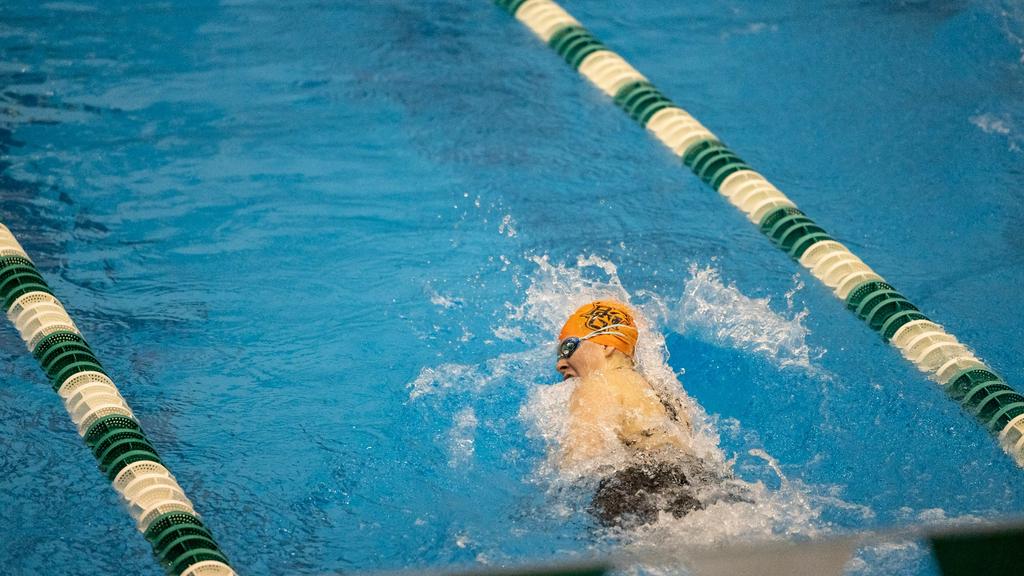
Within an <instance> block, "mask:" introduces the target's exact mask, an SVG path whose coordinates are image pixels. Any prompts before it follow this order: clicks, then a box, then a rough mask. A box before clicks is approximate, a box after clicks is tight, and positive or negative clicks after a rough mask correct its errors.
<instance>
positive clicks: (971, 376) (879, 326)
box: [25, 0, 1024, 465]
mask: <svg viewBox="0 0 1024 576" xmlns="http://www.w3.org/2000/svg"><path fill="white" fill-rule="evenodd" d="M496 4H498V6H500V7H501V8H503V9H505V10H506V11H507V12H508V13H509V14H511V15H513V16H514V17H515V18H516V19H517V20H519V21H521V22H522V23H523V24H525V25H526V26H527V27H528V28H529V29H530V30H531V31H533V33H534V34H536V35H537V36H538V37H539V38H540V39H541V40H542V41H543V42H544V43H546V44H548V45H549V46H550V47H551V48H552V49H553V50H554V51H555V52H556V53H557V54H558V55H559V56H561V57H562V58H563V59H564V60H565V61H566V62H567V63H568V64H569V65H570V66H572V67H573V68H574V69H575V70H577V71H579V73H580V74H582V75H583V76H585V77H586V78H587V79H588V80H590V81H591V82H593V83H594V85H595V86H597V87H598V88H599V89H600V90H601V91H602V92H604V93H605V94H606V95H607V96H608V97H609V98H611V99H612V102H614V103H615V105H616V106H618V107H619V108H621V109H622V110H623V111H624V112H626V113H627V114H629V116H630V117H631V118H633V120H635V121H636V122H637V123H638V124H640V125H641V126H643V127H644V128H646V129H647V130H649V131H650V132H651V133H653V135H654V136H655V137H656V138H657V139H658V140H660V141H661V142H662V143H663V144H665V145H666V146H668V147H669V148H670V149H671V150H672V151H673V153H675V154H676V155H677V156H679V158H680V159H681V161H682V163H683V164H684V165H685V166H686V167H687V168H689V169H690V170H691V171H692V172H693V173H694V174H695V175H696V176H697V177H698V178H700V179H701V180H702V181H703V182H704V183H705V184H707V185H708V186H710V187H711V188H713V189H714V190H715V191H717V192H718V193H720V194H721V195H722V196H725V198H726V199H728V200H729V202H730V203H731V204H732V205H733V206H735V207H736V208H738V209H739V210H741V211H742V212H743V213H744V214H746V215H747V218H748V219H749V220H750V221H751V223H753V224H754V225H756V226H758V228H759V229H760V230H761V232H762V233H764V234H765V235H766V236H767V237H768V238H769V239H770V240H771V241H772V243H773V244H775V245H776V246H778V247H779V248H780V249H781V250H782V251H784V252H786V253H787V254H789V256H790V257H791V258H793V259H795V260H797V261H799V262H800V264H802V265H803V266H804V267H805V268H807V269H808V270H809V271H810V272H811V274H812V275H814V277H815V278H818V279H819V280H821V281H822V282H823V283H824V284H825V285H826V286H828V287H829V288H831V289H832V290H833V292H834V293H835V295H836V296H837V297H838V298H839V299H840V300H843V301H844V302H845V303H846V306H847V308H849V309H850V311H852V312H853V313H854V314H856V315H857V317H858V318H860V319H861V320H863V321H864V322H865V323H867V325H868V326H870V327H871V329H872V330H875V331H877V332H878V333H879V335H881V337H882V338H883V339H884V340H886V341H887V342H889V343H891V344H892V345H893V346H895V347H896V348H897V349H899V350H900V352H901V353H902V354H903V356H904V357H906V358H907V359H908V360H909V361H911V362H913V363H914V365H916V366H917V367H918V369H920V370H921V371H922V372H925V373H927V374H928V375H929V377H930V378H932V379H933V380H935V381H936V382H938V383H939V384H940V385H941V386H942V387H943V389H944V390H945V391H946V393H947V394H948V395H949V397H950V398H951V399H953V400H955V401H956V402H958V403H959V404H960V405H961V407H962V408H963V409H964V411H965V412H967V413H968V414H970V415H971V416H973V417H975V418H976V419H977V420H978V421H979V422H980V423H981V424H982V425H983V426H985V428H986V429H988V430H989V431H990V432H992V433H993V434H995V435H996V436H997V438H998V440H999V442H1000V445H1001V446H1002V447H1003V449H1004V450H1006V452H1007V453H1009V454H1010V455H1011V456H1012V457H1013V458H1014V459H1015V460H1016V461H1017V463H1018V464H1021V465H1024V395H1022V394H1020V393H1019V392H1017V391H1016V390H1014V389H1013V388H1012V387H1011V386H1010V385H1009V384H1007V383H1006V382H1005V381H1003V379H1002V378H1001V377H999V376H998V375H997V374H996V373H995V371H993V370H992V369H991V368H989V367H988V366H987V365H985V363H984V362H982V361H981V360H979V359H978V358H977V357H976V356H975V355H974V354H973V353H972V352H971V351H970V350H969V349H968V348H967V347H966V346H964V345H963V344H961V343H960V342H958V341H957V339H956V338H955V337H953V336H952V335H951V334H949V333H947V332H946V331H945V330H944V329H943V328H942V326H940V325H938V324H936V323H935V322H933V321H932V320H930V319H929V318H928V317H926V316H925V315H924V314H923V313H921V311H920V310H919V309H918V308H917V306H915V305H914V304H913V303H911V302H910V300H908V299H907V298H906V296H904V295H903V294H901V293H900V292H899V291H897V290H896V289H895V288H894V287H893V286H892V285H890V284H889V283H887V282H886V281H885V279H884V278H882V277H881V276H880V275H879V274H877V273H876V272H875V271H874V270H872V269H871V268H870V267H869V266H868V265H867V264H865V263H864V262H863V261H862V260H861V259H860V258H858V257H857V256H855V255H854V254H853V253H852V252H850V250H849V249H847V248H846V247H845V246H843V245H842V244H841V243H839V242H838V241H836V240H835V239H834V238H832V237H831V236H830V235H829V234H828V232H827V231H825V229H824V228H823V227H821V226H820V225H818V224H817V223H816V222H814V220H812V219H811V218H810V217H809V216H807V215H806V214H804V212H803V211H801V210H800V209H799V208H797V206H796V204H795V203H793V201H791V200H790V199H789V198H787V197H786V196H785V195H784V194H783V193H782V192H780V191H779V189H778V188H776V187H775V186H773V185H772V184H771V183H770V182H768V180H767V179H765V178H764V176H762V175H761V174H759V173H758V172H755V171H754V170H753V169H752V168H751V167H750V166H749V165H747V163H746V162H744V161H743V159H742V158H740V157H739V155H737V154H736V153H735V152H733V151H732V150H731V149H730V148H729V147H728V146H726V145H725V143H723V142H722V140H721V139H719V138H718V137H717V136H715V135H714V134H713V133H712V132H711V131H710V130H708V129H707V128H705V127H704V126H703V125H702V124H701V123H700V122H698V121H697V120H696V119H695V118H694V117H693V116H691V115H690V114H689V113H688V112H686V111H685V110H683V109H682V108H680V107H678V106H676V105H675V104H674V103H673V102H672V101H671V100H670V99H669V98H668V97H667V96H665V94H663V93H662V92H661V91H660V90H658V89H657V88H656V87H655V86H654V84H652V83H651V81H650V80H648V79H647V78H646V77H645V76H644V75H643V74H641V73H640V72H638V71H637V70H636V69H635V68H633V66H631V65H630V64H629V63H628V62H626V61H625V60H624V59H623V58H622V57H621V56H619V55H618V54H616V53H615V52H613V51H611V50H609V49H608V48H607V47H606V46H605V45H604V44H603V43H602V42H601V41H600V40H599V39H598V38H596V37H595V36H594V35H593V34H591V33H590V32H589V31H588V30H587V29H586V28H584V27H583V25H582V24H580V23H579V21H577V20H576V19H575V18H573V17H572V16H571V15H570V14H569V13H568V12H566V11H565V10H564V9H562V7H561V6H559V5H558V4H556V3H555V2H552V1H551V0H496ZM25 281H26V282H31V281H34V280H32V279H26V280H25Z"/></svg>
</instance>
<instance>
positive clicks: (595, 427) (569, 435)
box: [561, 380, 621, 466]
mask: <svg viewBox="0 0 1024 576" xmlns="http://www.w3.org/2000/svg"><path fill="white" fill-rule="evenodd" d="M620 416H621V406H620V403H619V400H618V399H617V398H616V397H615V396H614V395H613V394H612V393H611V391H610V390H609V387H608V386H607V385H606V383H604V382H597V381H594V380H583V381H582V382H580V383H579V386H578V387H577V388H576V390H574V391H573V394H572V397H571V398H570V399H569V426H568V429H567V431H566V435H565V439H564V442H563V443H562V461H561V463H562V466H573V465H576V464H579V463H582V462H587V461H590V460H593V459H594V458H596V457H598V456H600V455H602V454H604V453H606V452H609V451H610V450H612V449H613V448H614V442H615V441H616V440H617V432H618V428H619V427H620V422H619V420H620Z"/></svg>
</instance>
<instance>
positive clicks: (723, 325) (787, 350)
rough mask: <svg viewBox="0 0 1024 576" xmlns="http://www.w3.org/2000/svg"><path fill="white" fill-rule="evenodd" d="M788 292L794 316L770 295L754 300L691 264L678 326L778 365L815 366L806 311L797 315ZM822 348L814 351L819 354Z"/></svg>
mask: <svg viewBox="0 0 1024 576" xmlns="http://www.w3.org/2000/svg"><path fill="white" fill-rule="evenodd" d="M801 287H802V284H800V283H798V284H796V286H795V287H794V289H793V290H791V291H790V292H789V293H787V295H786V299H787V303H788V312H790V313H791V315H792V316H791V317H786V316H785V315H783V314H780V313H777V312H775V311H773V310H772V308H771V306H770V304H771V300H770V299H768V298H750V297H748V296H746V295H744V294H743V293H742V292H740V291H739V289H737V288H736V286H735V285H733V284H729V285H726V284H724V283H723V282H722V280H721V278H720V277H719V273H718V271H717V270H715V269H714V268H710V267H705V268H698V267H697V265H696V264H694V265H691V266H690V278H689V279H688V280H687V281H686V284H685V286H684V287H683V297H682V300H680V302H679V307H678V310H677V314H678V316H677V317H676V319H675V320H676V321H675V326H674V327H675V328H676V329H677V330H678V331H679V332H680V333H688V332H692V333H696V334H697V335H699V336H700V337H701V338H702V339H704V340H707V341H710V342H711V343H713V344H716V345H719V346H723V347H728V348H736V349H740V350H744V351H747V352H751V353H754V354H757V355H759V356H762V357H764V358H765V359H767V360H769V361H770V362H772V363H773V364H775V365H776V366H779V367H781V368H785V367H799V368H803V369H806V370H808V371H811V370H813V366H812V364H811V360H812V350H811V347H810V346H809V345H808V344H807V336H808V334H809V331H808V330H807V328H806V327H805V326H804V325H803V320H804V318H806V316H807V310H802V311H800V312H796V313H793V294H794V293H795V291H796V290H799V289H800V288H801ZM822 353H823V351H814V357H815V358H817V357H820V355H821V354H822Z"/></svg>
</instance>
